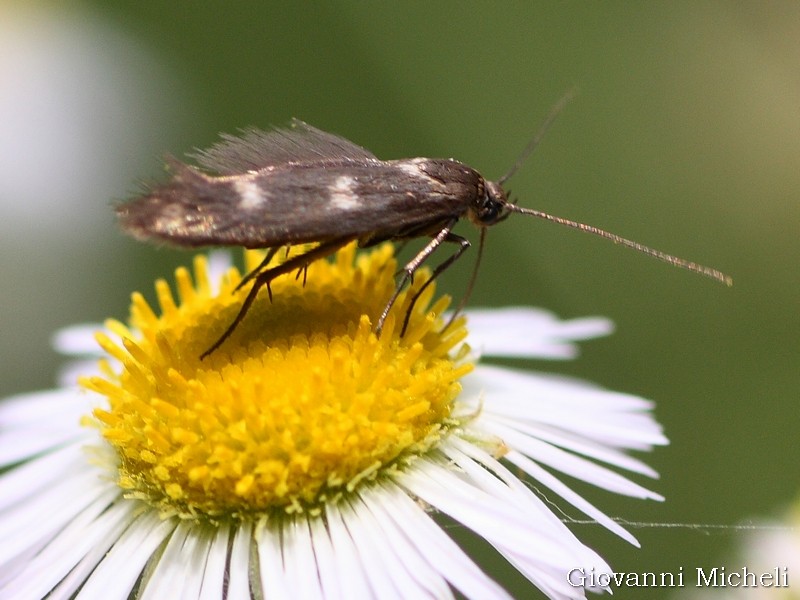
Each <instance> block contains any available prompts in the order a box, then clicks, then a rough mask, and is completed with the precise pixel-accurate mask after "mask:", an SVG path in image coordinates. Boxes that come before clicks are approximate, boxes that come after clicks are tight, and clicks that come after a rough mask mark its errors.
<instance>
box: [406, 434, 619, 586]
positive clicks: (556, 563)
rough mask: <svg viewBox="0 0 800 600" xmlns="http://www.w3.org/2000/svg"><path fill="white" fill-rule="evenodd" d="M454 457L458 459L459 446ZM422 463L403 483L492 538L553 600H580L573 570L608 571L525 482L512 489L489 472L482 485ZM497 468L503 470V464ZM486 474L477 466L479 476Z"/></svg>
mask: <svg viewBox="0 0 800 600" xmlns="http://www.w3.org/2000/svg"><path fill="white" fill-rule="evenodd" d="M448 453H454V455H457V452H456V451H455V449H453V448H450V449H449V450H448ZM468 460H469V459H468V458H467V457H465V456H463V455H461V456H460V457H459V461H460V462H467V461H468ZM418 462H419V463H422V464H417V463H415V465H414V466H415V468H414V469H413V470H409V472H408V473H405V474H404V476H403V478H402V480H401V482H402V484H403V485H407V487H408V489H409V491H410V492H412V493H413V494H415V495H417V496H419V497H420V498H422V499H423V500H425V501H426V502H428V503H430V504H431V505H432V506H435V507H436V508H437V509H439V510H441V511H442V512H444V513H445V514H448V515H450V516H451V517H453V518H454V519H456V520H457V521H459V522H460V523H462V524H463V525H465V526H466V527H468V528H469V529H472V530H473V531H475V533H477V534H478V535H480V536H481V537H483V538H484V539H486V540H487V541H488V542H489V543H490V544H492V545H493V546H494V547H495V548H496V549H497V550H498V551H499V552H500V553H501V554H502V555H503V556H505V557H506V558H507V559H508V560H509V561H510V562H511V563H512V564H513V565H514V566H515V567H517V569H518V570H519V571H520V572H521V573H522V574H523V575H525V576H526V577H527V578H528V579H529V580H530V581H531V582H533V583H534V584H535V585H536V586H537V587H538V588H539V589H541V590H542V591H543V592H544V593H545V594H548V595H549V596H550V597H554V598H570V597H574V596H575V594H576V590H575V588H573V587H572V586H570V585H569V583H568V582H567V580H566V576H567V573H568V572H569V570H570V569H572V568H575V567H576V566H583V565H587V566H590V567H589V568H591V567H593V568H596V569H603V568H607V565H606V564H605V562H604V561H603V560H602V559H601V558H600V557H599V556H597V554H595V553H594V552H593V551H592V550H590V549H589V548H587V547H586V546H584V545H583V544H581V543H580V541H578V539H577V538H575V536H574V535H573V534H572V533H571V532H570V531H569V530H568V529H567V528H566V527H565V526H564V525H563V524H562V523H560V522H559V521H558V520H557V519H555V516H554V515H553V514H552V513H551V512H550V511H549V510H547V509H546V507H544V505H543V503H542V502H541V500H539V499H538V498H536V496H534V495H533V494H532V493H530V492H522V491H521V490H522V489H523V487H522V486H521V484H520V485H519V486H517V485H514V486H508V485H507V484H506V483H505V482H502V481H501V480H500V479H495V480H494V481H493V482H490V481H489V479H486V473H485V472H484V474H482V475H481V479H482V483H483V485H482V486H481V487H476V486H475V485H474V484H471V483H469V482H468V481H467V480H465V479H463V478H462V477H459V476H457V475H455V474H454V473H453V471H452V470H450V469H447V468H443V467H442V466H440V465H438V464H435V463H433V462H431V461H425V462H424V463H423V461H418ZM496 466H497V467H498V468H499V469H500V470H501V471H502V470H503V468H502V466H499V463H496ZM481 470H483V469H481V468H480V467H478V466H477V465H475V469H474V473H475V474H478V473H480V471H481ZM506 477H510V474H508V473H507V474H506ZM523 506H524V507H525V509H524V510H523V509H522V507H523ZM534 515H536V516H535V517H534ZM534 540H535V541H534Z"/></svg>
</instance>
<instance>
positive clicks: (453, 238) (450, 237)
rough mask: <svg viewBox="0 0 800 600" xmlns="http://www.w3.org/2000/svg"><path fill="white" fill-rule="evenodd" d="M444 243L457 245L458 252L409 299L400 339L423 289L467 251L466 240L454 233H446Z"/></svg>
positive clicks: (436, 269) (437, 268)
mask: <svg viewBox="0 0 800 600" xmlns="http://www.w3.org/2000/svg"><path fill="white" fill-rule="evenodd" d="M444 241H445V242H452V243H455V244H459V247H458V250H456V251H455V252H454V253H453V254H452V255H451V256H450V257H448V258H447V260H445V261H444V262H443V263H442V264H440V265H439V266H438V267H436V268H435V269H434V270H433V273H431V276H430V278H429V279H428V281H426V282H425V283H423V284H422V287H420V288H419V289H418V290H417V293H416V294H414V296H413V297H412V298H411V302H410V303H409V304H408V309H407V310H406V317H405V319H403V328H402V329H401V330H400V337H403V336H404V335H405V334H406V329H408V321H409V319H410V318H411V311H412V310H414V305H415V304H416V303H417V300H418V299H419V297H420V296H421V295H422V292H424V291H425V288H427V287H428V286H429V285H430V284H432V283H433V280H434V279H436V278H437V277H438V276H439V275H441V274H442V273H444V272H445V271H446V270H447V269H448V268H449V267H450V265H452V264H453V263H454V262H456V261H457V260H458V259H459V258H460V257H461V255H462V254H464V252H466V251H467V248H469V247H470V243H469V240H468V239H466V238H463V237H461V236H460V235H456V234H454V233H448V234H447V237H445V238H444ZM451 322H452V319H451V320H450V321H448V322H447V325H445V328H447V327H448V326H449V325H450V323H451Z"/></svg>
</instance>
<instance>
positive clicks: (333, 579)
mask: <svg viewBox="0 0 800 600" xmlns="http://www.w3.org/2000/svg"><path fill="white" fill-rule="evenodd" d="M309 521H310V522H309V530H310V535H311V543H312V544H313V546H314V559H315V560H316V563H317V575H318V576H319V581H320V586H321V587H322V597H323V598H325V599H326V600H329V599H330V600H339V599H341V600H347V597H346V596H344V594H343V592H342V584H341V580H342V579H343V578H342V574H341V573H339V572H338V571H337V569H336V558H335V557H336V552H335V550H334V547H333V544H332V543H331V538H330V536H329V535H328V531H327V529H326V528H325V524H324V523H323V521H322V519H313V518H312V519H310V520H309Z"/></svg>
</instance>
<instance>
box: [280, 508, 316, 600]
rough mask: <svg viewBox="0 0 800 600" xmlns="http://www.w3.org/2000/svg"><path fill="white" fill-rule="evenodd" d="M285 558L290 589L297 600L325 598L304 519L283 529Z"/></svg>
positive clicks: (293, 521) (288, 523) (292, 522)
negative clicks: (302, 599) (300, 599)
mask: <svg viewBox="0 0 800 600" xmlns="http://www.w3.org/2000/svg"><path fill="white" fill-rule="evenodd" d="M283 557H284V569H285V572H286V580H287V582H288V583H289V589H291V590H292V594H293V595H295V596H296V597H297V598H324V597H325V596H324V595H323V593H322V587H321V581H320V578H319V573H318V569H317V565H316V562H317V561H316V557H315V556H314V546H313V543H312V541H311V533H310V531H309V529H308V523H307V522H306V520H305V519H304V518H302V517H299V518H297V519H294V520H292V521H290V522H287V523H286V525H284V527H283Z"/></svg>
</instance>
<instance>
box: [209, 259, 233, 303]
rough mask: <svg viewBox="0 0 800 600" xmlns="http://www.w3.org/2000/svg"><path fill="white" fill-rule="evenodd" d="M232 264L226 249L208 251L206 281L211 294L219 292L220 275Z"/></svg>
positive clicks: (214, 294)
mask: <svg viewBox="0 0 800 600" xmlns="http://www.w3.org/2000/svg"><path fill="white" fill-rule="evenodd" d="M232 266H233V259H232V258H231V253H230V252H229V251H228V250H212V251H211V252H209V253H208V282H209V284H210V285H211V294H212V296H216V295H217V294H219V286H220V283H221V282H222V277H223V275H225V273H227V272H228V269H230V268H231V267H232Z"/></svg>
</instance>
